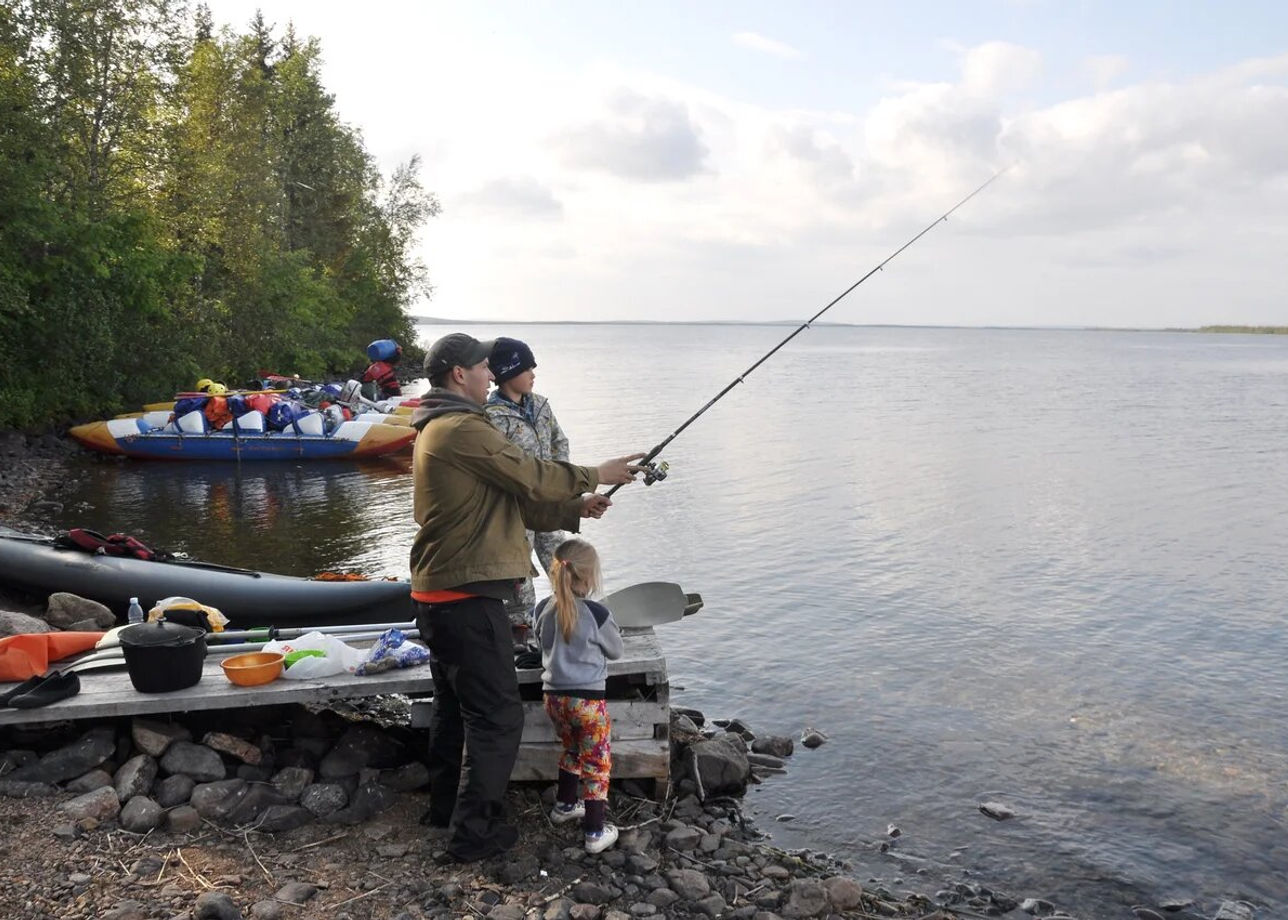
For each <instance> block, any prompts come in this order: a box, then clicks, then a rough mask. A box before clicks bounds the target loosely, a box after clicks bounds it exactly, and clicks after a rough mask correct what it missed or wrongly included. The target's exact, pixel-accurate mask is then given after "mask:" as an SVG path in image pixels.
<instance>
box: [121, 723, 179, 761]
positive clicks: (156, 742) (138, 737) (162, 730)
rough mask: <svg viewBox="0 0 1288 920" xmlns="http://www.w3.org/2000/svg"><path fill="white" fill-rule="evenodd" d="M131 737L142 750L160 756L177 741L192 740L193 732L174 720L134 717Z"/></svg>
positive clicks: (131, 725)
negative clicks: (159, 720)
mask: <svg viewBox="0 0 1288 920" xmlns="http://www.w3.org/2000/svg"><path fill="white" fill-rule="evenodd" d="M130 737H131V738H132V739H133V740H134V746H135V747H136V748H138V749H139V750H140V751H142V752H143V753H145V754H151V755H152V756H153V757H160V756H161V755H162V754H164V753H165V751H166V748H168V747H169V746H170V745H171V744H173V743H174V742H175V741H191V740H192V733H191V732H189V731H188V729H186V728H184V727H183V726H181V725H176V724H175V723H173V722H157V721H154V720H152V719H134V720H133V721H131V723H130Z"/></svg>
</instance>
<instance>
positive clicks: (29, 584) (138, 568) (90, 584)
mask: <svg viewBox="0 0 1288 920" xmlns="http://www.w3.org/2000/svg"><path fill="white" fill-rule="evenodd" d="M0 583H3V584H5V585H8V586H11V587H15V588H19V589H21V590H23V591H26V592H29V593H32V594H44V595H48V594H52V593H54V592H55V591H70V592H71V593H72V594H78V595H80V596H81V597H87V598H89V599H90V600H95V601H98V602H99V603H100V604H106V605H107V606H108V607H110V608H111V609H112V611H113V612H114V613H115V614H116V616H117V618H118V619H119V620H121V621H124V619H125V614H126V611H127V610H128V608H129V605H130V598H131V597H137V598H139V599H140V600H141V601H142V602H143V605H144V606H145V607H150V606H151V605H152V604H153V603H155V602H156V601H158V600H160V599H162V598H165V597H190V598H193V599H194V600H197V601H200V602H201V603H203V604H206V605H208V606H211V607H218V608H219V610H220V612H221V613H223V614H224V616H226V617H228V619H229V621H230V626H231V627H233V628H244V627H252V626H278V627H289V626H341V625H348V624H359V623H394V622H406V621H408V620H411V619H412V616H413V615H412V605H411V585H410V583H409V582H406V581H318V580H314V579H310V578H296V577H292V576H289V575H273V574H270V573H267V572H255V571H251V570H249V569H236V568H229V567H226V566H220V565H214V564H212V563H207V562H197V561H193V560H182V561H169V562H163V561H159V560H145V559H134V558H131V557H129V556H104V555H95V554H91V553H87V552H85V551H83V550H79V549H62V548H59V547H56V546H54V543H53V540H51V539H48V538H45V537H36V536H28V535H25V534H14V533H0Z"/></svg>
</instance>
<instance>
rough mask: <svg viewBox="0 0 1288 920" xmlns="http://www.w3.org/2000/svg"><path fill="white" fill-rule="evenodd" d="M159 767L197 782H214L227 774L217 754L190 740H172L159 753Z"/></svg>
mask: <svg viewBox="0 0 1288 920" xmlns="http://www.w3.org/2000/svg"><path fill="white" fill-rule="evenodd" d="M161 769H163V770H165V772H166V773H182V774H184V775H185V776H191V777H192V778H193V779H194V780H196V781H197V782H199V783H211V782H216V781H218V780H221V779H223V778H224V777H225V776H227V775H228V773H227V771H226V770H225V769H224V762H223V761H222V760H220V759H219V755H218V754H216V753H215V752H214V751H212V750H211V749H210V748H208V747H205V746H204V745H200V744H193V743H192V742H191V741H175V742H173V743H172V744H171V745H170V746H169V747H168V748H167V749H166V752H165V753H164V754H163V755H161Z"/></svg>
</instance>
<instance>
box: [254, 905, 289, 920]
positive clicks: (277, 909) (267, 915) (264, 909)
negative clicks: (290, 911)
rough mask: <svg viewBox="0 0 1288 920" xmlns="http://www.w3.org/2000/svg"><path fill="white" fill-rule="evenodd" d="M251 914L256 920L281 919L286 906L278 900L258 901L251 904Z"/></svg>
mask: <svg viewBox="0 0 1288 920" xmlns="http://www.w3.org/2000/svg"><path fill="white" fill-rule="evenodd" d="M250 915H251V916H252V917H254V918H255V920H281V918H282V917H283V916H285V908H283V907H282V905H281V904H278V903H277V902H276V901H256V902H255V903H254V904H252V905H251V906H250Z"/></svg>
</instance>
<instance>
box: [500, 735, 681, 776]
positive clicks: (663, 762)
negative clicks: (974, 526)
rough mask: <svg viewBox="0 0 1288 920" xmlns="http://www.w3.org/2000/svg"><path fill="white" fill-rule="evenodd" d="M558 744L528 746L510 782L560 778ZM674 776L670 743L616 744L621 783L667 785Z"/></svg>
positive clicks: (615, 759) (615, 761)
mask: <svg viewBox="0 0 1288 920" xmlns="http://www.w3.org/2000/svg"><path fill="white" fill-rule="evenodd" d="M562 753H563V746H562V745H559V744H535V743H534V744H527V743H525V744H524V745H523V746H522V747H520V748H519V757H518V759H517V760H516V761H515V763H514V771H513V772H512V773H511V774H510V780H511V782H537V781H541V780H555V779H558V778H559V757H560V755H561V754H562ZM670 772H671V747H670V744H669V743H668V742H667V741H644V740H638V739H637V740H628V741H622V742H620V743H618V742H614V743H613V769H612V775H613V776H615V777H617V778H619V779H656V780H661V781H663V782H665V781H666V780H667V779H668V778H669V776H670Z"/></svg>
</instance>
